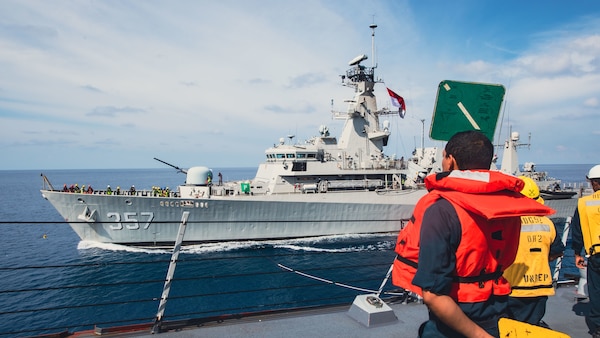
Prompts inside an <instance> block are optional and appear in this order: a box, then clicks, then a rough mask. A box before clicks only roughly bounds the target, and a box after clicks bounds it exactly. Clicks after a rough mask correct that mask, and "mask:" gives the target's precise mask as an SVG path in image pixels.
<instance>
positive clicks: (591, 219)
mask: <svg viewBox="0 0 600 338" xmlns="http://www.w3.org/2000/svg"><path fill="white" fill-rule="evenodd" d="M587 179H588V180H589V181H590V183H591V185H592V189H593V190H594V193H593V194H591V195H588V196H583V197H581V198H579V200H578V201H577V209H575V213H574V214H573V222H572V223H571V229H573V233H572V237H573V242H572V247H573V251H575V265H576V266H577V267H578V268H580V269H582V268H584V267H586V266H587V286H588V294H589V298H590V302H589V304H590V311H589V313H588V314H586V316H585V322H586V324H587V326H588V328H589V329H590V333H591V334H592V337H594V338H599V337H600V255H599V254H598V253H600V208H598V206H599V205H600V164H598V165H595V166H593V167H592V168H591V169H590V171H589V172H588V174H587ZM584 250H585V253H587V254H588V255H589V257H588V259H587V263H586V262H585V259H584V256H582V251H584Z"/></svg>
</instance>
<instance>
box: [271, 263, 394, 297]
mask: <svg viewBox="0 0 600 338" xmlns="http://www.w3.org/2000/svg"><path fill="white" fill-rule="evenodd" d="M277 266H278V267H279V268H281V269H283V270H286V271H289V272H293V273H295V274H298V275H300V276H304V277H307V278H310V279H314V280H317V281H320V282H324V283H327V284H332V285H335V286H339V287H343V288H347V289H351V290H356V291H362V292H368V293H376V294H381V290H371V289H365V288H361V287H357V286H352V285H348V284H344V283H338V282H334V281H331V280H329V279H325V278H322V277H318V276H314V275H311V274H308V273H306V272H302V271H298V270H295V269H293V268H290V267H287V266H285V265H283V264H280V263H277ZM383 294H386V295H392V296H403V295H404V293H403V292H402V293H399V292H390V291H386V292H383Z"/></svg>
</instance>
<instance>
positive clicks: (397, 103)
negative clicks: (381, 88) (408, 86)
mask: <svg viewBox="0 0 600 338" xmlns="http://www.w3.org/2000/svg"><path fill="white" fill-rule="evenodd" d="M386 89H387V91H388V94H390V99H391V100H392V106H394V107H398V113H399V114H400V117H401V118H404V115H405V114H406V104H405V103H404V99H403V98H402V96H400V95H398V94H396V93H394V92H393V91H392V90H391V89H389V88H387V87H386Z"/></svg>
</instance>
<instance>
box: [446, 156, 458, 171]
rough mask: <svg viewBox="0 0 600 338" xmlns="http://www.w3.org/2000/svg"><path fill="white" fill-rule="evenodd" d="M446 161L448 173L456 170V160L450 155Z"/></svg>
mask: <svg viewBox="0 0 600 338" xmlns="http://www.w3.org/2000/svg"><path fill="white" fill-rule="evenodd" d="M448 160H450V171H452V170H458V165H457V164H456V159H455V158H454V156H452V155H448Z"/></svg>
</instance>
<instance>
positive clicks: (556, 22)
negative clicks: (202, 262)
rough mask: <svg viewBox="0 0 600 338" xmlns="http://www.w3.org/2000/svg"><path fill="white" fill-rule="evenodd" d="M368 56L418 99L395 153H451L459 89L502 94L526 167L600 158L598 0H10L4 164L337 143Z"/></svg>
mask: <svg viewBox="0 0 600 338" xmlns="http://www.w3.org/2000/svg"><path fill="white" fill-rule="evenodd" d="M373 23H375V24H377V26H378V27H377V29H376V30H375V43H374V46H375V48H374V53H373V48H372V37H371V29H370V28H369V25H371V24H373ZM360 54H366V55H367V56H368V57H369V59H368V60H367V61H365V62H363V64H365V65H367V66H371V65H376V66H377V68H376V76H377V77H378V78H380V79H381V80H382V83H381V84H379V85H378V88H377V91H376V94H377V99H378V105H379V107H380V108H381V107H386V106H390V100H389V96H388V95H387V94H386V92H385V87H389V88H390V89H392V90H393V91H395V92H396V93H398V94H400V95H401V96H402V97H404V99H405V101H406V106H407V109H406V116H405V118H404V119H401V118H399V117H395V118H391V119H390V122H391V126H392V133H393V135H392V137H391V138H390V142H389V145H388V147H387V148H386V149H385V153H386V154H387V155H392V154H393V155H396V156H397V157H400V156H405V157H408V156H410V154H411V153H412V151H413V149H414V148H415V147H420V146H421V139H422V135H423V132H422V131H423V130H424V131H425V133H424V134H425V137H424V144H425V146H443V144H442V143H441V142H439V141H433V140H430V139H429V137H428V133H429V129H430V123H431V118H432V114H433V108H434V105H435V99H436V93H437V89H438V85H439V83H440V82H441V81H443V80H454V81H467V82H482V83H492V84H501V85H503V86H504V87H505V88H506V95H505V101H504V104H503V107H502V109H501V114H500V118H499V121H498V127H497V131H496V136H497V137H495V139H494V140H493V142H494V143H495V144H502V143H503V142H504V141H505V139H506V138H507V137H508V135H509V132H510V131H517V132H519V133H520V135H521V140H520V142H521V143H529V135H531V138H530V140H531V141H530V146H529V147H527V146H523V147H521V148H519V150H518V151H519V162H520V163H523V162H534V163H536V164H568V163H580V164H581V163H600V147H599V146H598V144H599V143H600V142H599V141H600V2H598V1H597V0H573V1H570V2H565V1H562V0H561V1H558V0H547V1H521V0H505V1H491V0H455V1H434V0H414V1H413V0H389V1H376V0H373V1H370V0H323V1H318V0H303V1H281V0H261V1H257V0H237V1H233V0H219V1H207V0H193V1H192V0H190V1H182V0H173V1H158V0H144V1H141V0H123V1H116V0H106V1H99V0H79V1H62V0H49V1H48V0H39V1H28V0H15V1H12V0H0V126H1V131H2V132H1V134H0V170H25V169H40V170H44V169H105V168H106V169H109V168H114V169H120V168H161V167H165V165H164V164H162V163H159V162H157V161H155V160H154V159H153V158H154V157H156V158H159V159H161V160H164V161H166V162H169V163H172V164H174V165H177V166H179V167H182V168H188V167H191V166H197V165H202V166H208V167H212V168H215V167H216V168H226V167H257V166H258V164H259V163H261V162H263V160H264V158H265V153H264V151H265V149H266V148H268V147H270V146H272V145H273V144H276V143H278V141H279V139H280V138H281V137H287V136H288V135H295V138H294V140H295V141H296V142H303V141H304V140H307V139H309V138H310V137H312V136H316V135H318V130H319V126H321V125H327V126H328V127H329V130H330V132H331V134H332V135H334V136H338V135H339V134H340V132H341V128H342V126H343V121H339V120H334V119H333V118H332V114H331V111H332V110H336V111H345V110H346V108H347V107H346V103H344V101H345V100H348V99H351V98H352V97H353V95H354V92H353V89H351V88H348V87H343V86H342V85H341V78H340V75H342V74H345V71H346V70H347V69H349V66H348V62H349V61H350V60H352V59H353V58H354V57H356V56H357V55H360ZM422 120H424V121H423V122H422ZM500 155H501V152H500Z"/></svg>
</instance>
